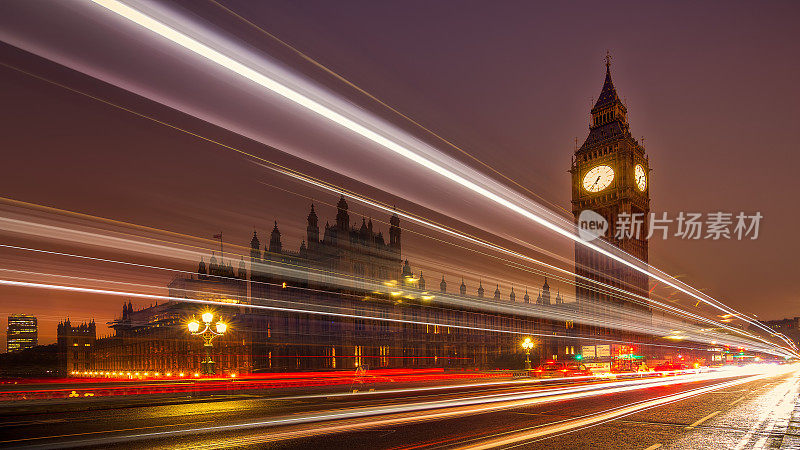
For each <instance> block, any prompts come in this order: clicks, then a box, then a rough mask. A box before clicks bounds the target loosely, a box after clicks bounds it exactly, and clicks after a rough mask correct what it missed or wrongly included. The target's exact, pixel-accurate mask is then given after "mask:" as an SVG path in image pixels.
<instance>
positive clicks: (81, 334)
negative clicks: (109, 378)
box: [56, 319, 97, 374]
mask: <svg viewBox="0 0 800 450" xmlns="http://www.w3.org/2000/svg"><path fill="white" fill-rule="evenodd" d="M96 340H97V326H96V324H95V323H94V320H92V321H90V322H88V323H87V322H84V323H81V324H79V325H73V324H72V323H71V322H70V320H69V319H67V320H65V321H63V322H61V323H59V324H58V328H57V332H56V346H57V348H58V364H59V369H60V372H61V373H62V374H69V373H71V372H74V371H87V370H92V369H93V368H94V367H95V348H94V345H95V341H96Z"/></svg>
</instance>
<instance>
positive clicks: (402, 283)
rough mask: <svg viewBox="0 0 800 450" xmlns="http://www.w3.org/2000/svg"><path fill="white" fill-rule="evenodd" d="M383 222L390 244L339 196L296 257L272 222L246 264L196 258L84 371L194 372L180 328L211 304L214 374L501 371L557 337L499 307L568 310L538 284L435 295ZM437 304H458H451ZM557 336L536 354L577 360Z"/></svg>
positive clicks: (542, 323)
mask: <svg viewBox="0 0 800 450" xmlns="http://www.w3.org/2000/svg"><path fill="white" fill-rule="evenodd" d="M389 224H390V227H389V233H388V241H387V239H386V238H385V237H384V235H383V233H382V232H380V231H376V230H375V229H374V228H373V225H372V222H371V221H367V220H364V219H362V221H361V224H360V227H355V226H352V224H351V223H350V217H349V213H348V205H347V201H346V200H345V198H344V197H342V198H341V199H340V200H339V203H338V205H337V215H336V220H335V222H334V223H333V225H328V224H326V225H325V226H324V228H323V229H322V230H320V227H319V225H318V217H317V212H316V210H315V207H314V206H313V205H312V206H311V208H310V212H309V214H308V217H307V230H306V231H307V233H306V239H305V240H304V241H303V242H302V244H301V245H300V247H299V249H298V250H296V251H290V250H286V249H284V248H283V244H282V241H281V233H280V230H279V229H278V225H277V223H276V224H275V225H274V226H273V228H272V232H271V233H270V238H269V241H268V243H266V244H265V245H264V246H263V247H262V244H261V240H260V239H259V236H258V235H257V233H255V232H254V233H253V236H252V239H251V241H250V254H249V259H248V260H247V261H245V259H244V258H241V259H240V260H239V262H238V266H237V267H234V266H233V265H231V264H230V263H227V264H226V263H225V261H223V259H222V258H218V257H217V255H216V254H212V256H211V258H210V259H209V261H208V263H206V261H205V260H201V261H200V263H199V265H198V269H197V273H196V274H193V275H190V276H185V275H184V276H178V277H176V278H175V279H174V280H173V281H172V282H171V283H170V284H169V296H170V297H171V298H173V299H176V300H172V301H168V302H165V303H160V304H155V305H152V306H150V307H146V308H143V309H138V310H137V309H135V308H134V307H133V305H132V304H131V303H130V302H129V303H127V304H125V305H123V308H122V314H121V316H120V317H119V318H118V319H117V320H114V321H113V322H112V323H111V324H110V326H111V328H113V330H114V333H113V335H111V336H108V337H104V338H100V339H97V340H96V341H95V342H93V343H92V348H93V352H92V353H93V361H92V363H91V366H92V368H93V369H94V370H101V371H153V372H155V371H162V372H176V373H177V372H178V371H197V370H199V368H200V363H201V359H202V356H203V355H202V342H201V340H200V339H198V338H197V337H195V336H191V335H190V334H189V333H188V332H187V331H186V322H187V321H188V320H189V318H190V317H192V316H193V315H194V316H197V315H198V312H199V311H201V310H203V309H206V308H208V304H211V305H213V309H214V310H215V312H216V313H218V314H220V315H221V316H223V317H224V319H225V321H226V322H227V323H228V324H229V332H227V333H225V334H224V335H223V336H220V337H219V338H217V340H215V341H214V360H215V362H216V368H217V371H218V372H219V373H250V372H265V371H290V370H291V371H294V370H317V369H322V370H328V369H330V370H332V369H355V368H358V367H362V366H367V367H372V368H401V367H409V368H410V367H415V368H429V367H441V368H480V367H493V366H497V365H498V364H499V365H502V360H503V357H509V355H514V354H517V355H519V354H520V353H521V349H520V342H521V340H522V338H523V337H525V336H530V335H538V334H541V335H545V334H546V335H550V336H552V335H557V336H564V334H565V332H566V331H568V328H567V325H568V324H567V323H565V322H559V323H555V322H551V321H547V320H542V319H540V318H537V317H533V316H525V315H521V314H513V313H508V312H506V313H504V312H502V311H500V310H499V309H497V308H496V306H497V305H503V304H505V305H507V306H514V307H528V308H549V309H561V310H564V311H565V312H566V311H567V310H568V309H569V308H570V307H571V304H567V303H564V302H563V300H562V297H561V296H560V294H559V295H556V296H555V298H554V299H551V292H550V287H549V285H548V283H547V281H546V279H545V280H544V284H543V286H542V290H541V292H540V293H539V294H538V297H537V298H536V299H533V300H532V299H531V298H530V295H529V294H528V293H527V292H525V293H524V295H521V298H519V299H517V298H516V293H515V292H514V291H513V289H512V290H511V291H510V292H509V294H508V295H507V296H505V297H502V298H501V292H500V286H496V287H495V290H494V294H493V295H492V296H491V297H489V296H485V290H484V287H483V285H482V284H480V285H479V286H478V288H477V289H476V290H475V294H474V295H468V294H467V286H466V283H465V282H464V281H463V280H461V284H460V285H459V286H458V287H457V291H456V292H451V290H450V289H448V282H447V280H446V279H445V277H442V279H441V280H440V281H439V283H438V286H437V287H436V289H430V290H429V289H427V287H426V280H425V278H424V276H423V275H422V273H421V272H419V273H416V274H415V273H414V272H413V271H412V269H411V265H410V263H409V262H408V261H407V260H406V261H403V260H402V257H401V229H400V219H399V218H398V216H397V215H393V216H392V217H391V218H390V219H389ZM342 280H350V281H351V282H350V283H346V282H343V281H342ZM364 280H373V281H376V282H379V284H383V285H385V286H388V287H387V291H386V292H383V293H381V292H376V291H375V290H374V289H373V288H374V286H373V285H374V284H375V283H371V284H370V286H366V285H363V286H362V285H361V284H362V283H364ZM390 291H392V292H390ZM397 291H403V295H402V296H398V295H397ZM178 298H185V299H186V300H187V301H180V300H177V299H178ZM445 298H447V299H452V298H457V299H460V303H459V305H458V306H457V307H454V306H453V305H452V302H450V301H445ZM192 300H199V301H202V302H204V304H198V303H196V302H193V301H192ZM308 305H313V307H312V308H308V307H307V306H308ZM470 305H472V306H470ZM559 324H560V325H559ZM494 330H497V331H494ZM562 341H563V339H561V338H558V337H554V338H542V339H540V342H541V345H540V347H539V348H537V350H536V351H535V352H534V357H535V356H537V355H538V356H539V357H541V358H559V353H565V354H570V351H571V352H572V353H573V354H574V351H575V348H574V347H572V348H571V349H570V348H569V347H567V349H566V350H565V349H564V348H562V347H564V342H562ZM537 352H538V353H537ZM563 357H565V356H562V358H563ZM67 370H70V368H67Z"/></svg>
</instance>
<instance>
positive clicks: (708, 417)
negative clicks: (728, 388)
mask: <svg viewBox="0 0 800 450" xmlns="http://www.w3.org/2000/svg"><path fill="white" fill-rule="evenodd" d="M721 412H722V411H714V412H713V413H711V414H709V415H707V416H705V417H703V418H702V419H699V420H697V421H696V422H695V423H693V424H691V425H689V426H688V427H686V428H684V430H692V429H694V427H696V426H698V425H700V424H701V423H703V422H705V421H706V420H708V419H711V418H713V417H715V416H716V415H717V414H719V413H721Z"/></svg>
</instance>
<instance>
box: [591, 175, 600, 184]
mask: <svg viewBox="0 0 800 450" xmlns="http://www.w3.org/2000/svg"><path fill="white" fill-rule="evenodd" d="M598 181H600V177H599V176H598V177H597V179H596V180H594V183H592V187H594V185H596V184H597V182H598Z"/></svg>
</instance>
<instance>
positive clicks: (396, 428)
mask: <svg viewBox="0 0 800 450" xmlns="http://www.w3.org/2000/svg"><path fill="white" fill-rule="evenodd" d="M798 382H800V372H798V371H795V372H790V373H783V374H780V375H775V374H765V375H761V376H760V377H759V378H757V379H756V378H755V376H754V375H752V374H749V375H746V374H730V375H725V376H720V375H717V376H715V378H711V377H710V376H708V375H705V376H703V375H696V376H684V377H663V378H658V379H650V380H624V381H609V382H600V383H598V382H593V383H586V382H575V381H571V382H570V383H569V384H566V383H560V384H540V383H525V382H503V383H501V384H491V385H484V386H470V387H464V388H455V389H454V388H452V387H450V388H445V389H432V388H429V389H427V390H420V389H418V388H409V389H400V390H394V391H389V392H385V391H376V392H360V393H357V394H352V393H343V392H341V390H340V391H339V392H338V393H337V394H333V395H325V394H317V393H315V394H310V395H302V394H301V395H288V396H275V397H272V398H265V397H263V396H248V395H241V396H237V397H236V398H233V399H231V398H227V397H221V398H208V397H206V398H203V399H198V400H197V401H189V402H182V403H179V404H167V405H160V406H130V405H128V406H124V407H115V406H113V405H105V406H103V408H102V409H93V410H88V411H75V412H67V411H61V412H59V411H54V412H47V413H33V414H22V415H13V416H12V415H5V416H0V419H2V421H3V423H2V425H0V432H1V433H2V438H0V447H30V446H33V447H44V448H63V447H69V446H95V447H111V446H114V447H115V448H119V447H122V448H127V447H130V448H154V447H158V448H197V447H211V448H231V447H256V448H261V447H265V446H269V447H270V448H275V447H282V448H347V449H357V448H370V449H375V448H444V447H448V448H449V447H474V448H490V447H503V448H511V447H521V448H547V449H560V448H637V449H646V448H649V449H655V448H660V447H663V448H687V449H695V448H779V447H780V444H781V440H782V436H783V432H784V431H785V429H786V422H785V419H786V418H787V417H788V416H789V413H790V412H791V411H792V410H793V409H794V406H795V402H796V397H797V392H798Z"/></svg>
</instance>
